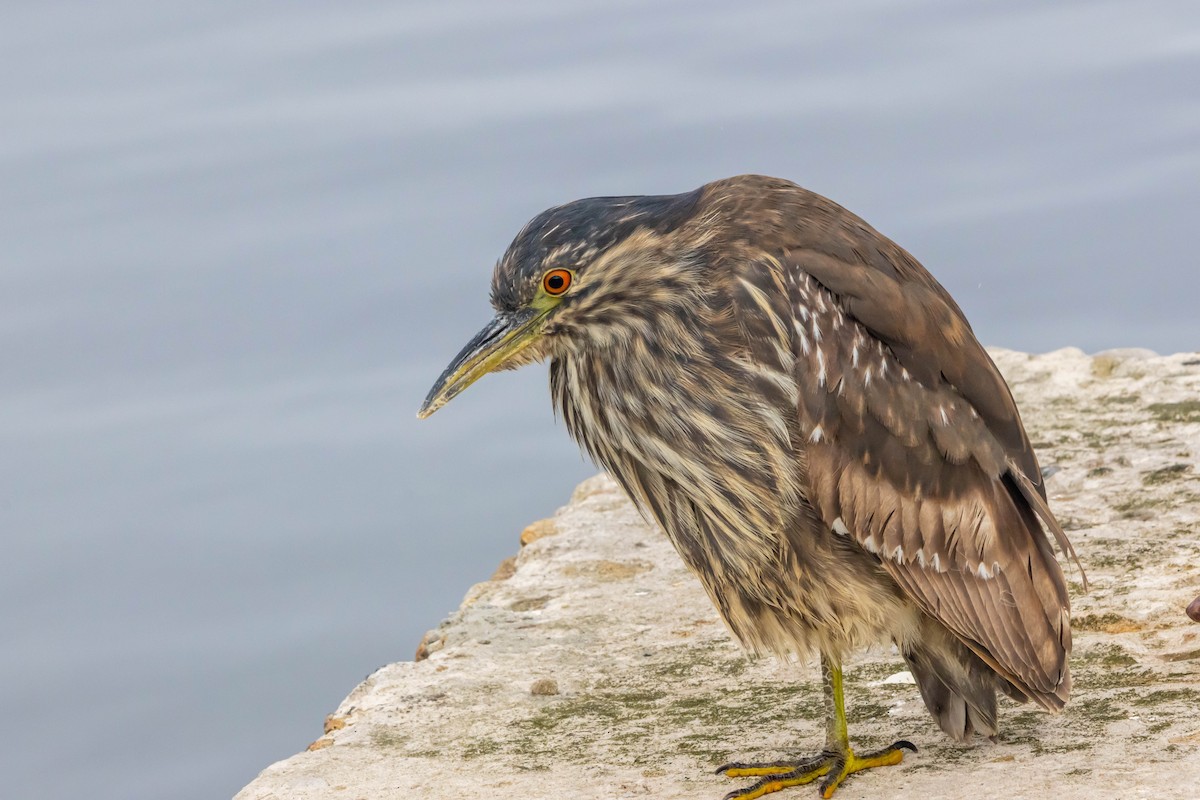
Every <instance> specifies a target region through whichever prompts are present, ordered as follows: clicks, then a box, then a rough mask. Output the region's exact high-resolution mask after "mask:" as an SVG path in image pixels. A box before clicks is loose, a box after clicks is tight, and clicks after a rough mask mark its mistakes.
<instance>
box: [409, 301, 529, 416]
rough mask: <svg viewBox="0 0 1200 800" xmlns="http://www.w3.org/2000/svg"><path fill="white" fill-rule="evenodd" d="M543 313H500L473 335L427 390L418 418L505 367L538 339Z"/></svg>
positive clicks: (428, 413)
mask: <svg viewBox="0 0 1200 800" xmlns="http://www.w3.org/2000/svg"><path fill="white" fill-rule="evenodd" d="M545 319H546V311H537V310H534V309H532V308H526V309H522V310H521V311H517V312H514V313H511V314H510V313H504V312H501V313H499V314H497V315H496V316H495V318H493V319H492V321H491V322H489V323H488V324H487V325H486V326H484V328H483V330H481V331H480V332H479V333H477V334H475V337H474V338H473V339H471V341H469V342H467V346H466V347H464V348H463V349H462V351H461V352H459V354H458V355H457V356H455V357H454V360H453V361H451V362H450V366H448V367H446V371H445V372H443V373H442V374H441V377H439V378H438V379H437V382H436V383H434V384H433V388H432V389H430V390H429V394H428V396H426V398H425V402H424V403H422V404H421V410H420V411H418V412H417V418H418V419H425V418H426V417H428V416H430V415H431V414H433V412H435V411H437V410H438V409H439V408H441V407H442V406H444V405H446V403H449V402H450V401H451V400H453V399H454V398H455V397H457V396H458V395H459V394H461V393H462V392H463V390H464V389H466V388H467V387H468V386H470V385H471V384H472V383H474V382H475V381H477V380H479V379H480V378H482V377H483V376H484V375H486V374H487V373H489V372H494V371H496V370H498V369H503V368H504V366H505V364H506V363H507V362H508V361H509V360H510V359H512V358H513V357H514V356H516V355H517V354H518V353H520V352H521V351H522V350H524V349H525V348H526V347H528V346H529V345H531V344H533V343H534V342H535V341H537V339H538V333H539V332H540V331H541V328H542V323H543V322H544V321H545Z"/></svg>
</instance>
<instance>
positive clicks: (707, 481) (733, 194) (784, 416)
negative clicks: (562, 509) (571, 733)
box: [419, 176, 1074, 800]
mask: <svg viewBox="0 0 1200 800" xmlns="http://www.w3.org/2000/svg"><path fill="white" fill-rule="evenodd" d="M491 299H492V305H493V306H494V307H495V309H496V316H495V318H494V319H493V320H492V321H491V322H490V323H489V324H488V325H487V326H486V327H485V328H484V329H483V330H482V331H480V332H479V333H478V334H477V335H476V336H475V338H474V339H472V340H471V341H470V343H468V344H467V346H466V347H465V348H463V350H462V352H461V353H459V354H458V356H457V357H456V358H455V359H454V360H453V361H452V362H451V364H450V366H449V367H448V368H447V369H446V371H445V372H444V373H443V374H442V376H441V377H440V378H439V379H438V381H437V383H436V384H435V385H434V387H433V389H432V390H431V391H430V392H429V396H428V397H427V398H426V399H425V403H424V405H423V406H422V407H421V410H420V412H419V416H421V417H427V416H429V415H430V414H432V413H433V412H434V411H436V410H438V409H439V408H441V407H442V405H444V404H445V403H447V402H448V401H449V400H451V399H452V398H454V397H455V396H456V395H458V394H459V393H460V392H461V391H463V390H464V389H465V388H467V386H469V385H470V384H471V383H473V382H474V381H475V380H476V379H478V378H479V377H480V376H482V375H484V374H485V373H488V372H492V371H495V370H498V369H512V368H516V367H519V366H522V365H524V364H528V363H531V362H533V361H537V360H541V359H545V358H549V359H551V363H550V392H551V395H552V396H553V399H554V402H555V404H556V405H557V407H558V410H559V412H560V413H561V415H562V418H563V419H564V420H565V422H566V425H567V429H568V430H569V431H570V433H571V435H572V436H573V437H574V438H575V439H576V441H578V442H579V443H580V444H581V445H582V446H583V448H584V449H586V450H587V451H588V453H589V454H591V456H592V458H593V459H595V461H597V462H598V463H599V464H600V465H601V466H603V467H604V468H605V469H607V470H608V471H609V473H611V474H612V476H613V477H614V478H615V479H616V480H617V481H618V482H619V483H620V484H621V485H622V486H623V487H624V489H625V491H626V492H627V493H628V494H629V496H630V497H631V498H632V499H633V501H634V502H635V503H636V504H637V506H638V507H639V508H640V509H641V511H642V512H643V514H645V515H646V516H648V517H650V518H652V519H654V520H655V521H657V522H658V524H659V525H661V526H662V528H663V530H664V531H666V533H667V536H668V537H670V539H671V542H672V543H673V544H674V545H675V548H676V549H677V550H678V551H679V554H680V556H682V557H683V560H684V561H685V562H686V563H687V565H688V566H689V567H690V568H691V569H692V571H693V572H694V573H695V574H696V575H697V577H699V579H700V582H701V583H702V584H703V585H704V588H705V589H706V590H707V592H708V595H709V597H710V598H711V599H712V602H713V603H714V604H715V605H716V607H717V609H718V611H719V612H720V614H721V617H722V618H723V619H724V620H725V622H726V624H727V625H728V626H729V628H730V630H731V631H732V632H733V634H734V635H735V636H736V637H737V639H738V640H739V641H740V642H741V643H742V645H743V646H745V647H746V648H748V649H750V650H752V651H755V652H769V653H774V654H778V655H781V656H790V655H795V654H799V655H804V654H808V653H811V652H812V651H814V650H815V651H816V652H817V653H819V655H820V658H821V665H822V674H823V677H824V684H825V708H826V739H825V747H824V750H823V751H822V752H821V753H820V754H818V755H816V756H814V757H812V758H804V759H800V760H796V761H777V762H771V763H764V764H746V763H735V764H727V765H725V766H724V767H722V768H721V769H720V770H719V771H720V772H724V773H725V774H726V775H729V776H733V777H750V778H758V779H759V780H758V781H757V782H755V783H753V784H752V785H750V786H747V787H746V788H744V789H742V790H740V791H735V792H731V793H730V794H729V795H727V798H728V799H729V800H732V799H733V798H738V800H748V799H749V798H755V797H760V796H762V795H764V794H767V793H769V792H773V791H776V790H779V789H783V788H786V787H789V786H795V785H799V784H804V783H810V782H813V781H816V780H818V779H821V778H823V779H824V780H823V781H822V783H821V784H820V788H821V793H822V794H823V796H824V797H827V798H828V797H830V796H832V794H833V792H834V790H836V789H837V787H838V785H839V784H840V783H841V782H842V780H843V779H844V778H845V777H846V776H847V775H849V774H851V773H854V772H857V771H859V770H863V769H867V768H869V767H876V766H886V765H892V764H898V763H900V761H901V760H902V758H903V751H904V750H905V749H911V750H915V749H916V748H914V747H913V746H912V745H911V744H910V743H908V742H906V741H898V742H896V743H895V744H893V745H892V746H891V747H888V748H886V749H884V750H881V751H878V752H875V753H869V754H857V753H855V752H854V750H853V749H852V748H851V746H850V742H849V738H848V734H847V730H846V716H845V711H844V707H843V700H842V670H841V664H842V659H843V658H844V657H845V656H846V655H847V654H848V653H850V652H851V651H853V650H855V649H856V648H860V647H865V646H867V645H870V644H872V643H875V642H878V641H881V640H882V641H886V640H889V639H890V640H891V641H893V642H895V644H896V645H897V647H898V648H899V650H900V653H901V655H902V656H903V657H904V660H905V661H906V662H907V664H908V667H909V669H910V670H911V671H912V674H913V676H914V677H915V678H916V682H917V687H918V688H919V690H920V693H921V697H922V698H923V699H924V701H925V704H926V706H927V707H928V708H929V711H930V713H931V714H932V715H933V717H934V719H935V720H936V721H937V723H938V725H940V726H941V728H942V730H944V731H945V732H946V733H947V734H949V735H950V736H951V737H953V738H955V739H967V738H969V737H971V736H972V735H973V734H975V733H979V734H982V735H984V736H992V735H994V734H995V733H996V730H997V728H996V692H997V690H999V691H1002V692H1004V693H1005V694H1007V695H1009V696H1010V697H1013V698H1015V699H1017V700H1019V701H1028V700H1032V701H1034V702H1035V703H1037V704H1038V705H1040V706H1042V707H1043V708H1046V709H1048V710H1050V711H1057V710H1058V709H1060V708H1062V706H1063V704H1064V703H1065V702H1066V700H1067V696H1068V694H1069V693H1070V688H1071V677H1070V672H1069V669H1068V665H1067V657H1068V655H1069V653H1070V650H1071V628H1070V603H1069V600H1068V598H1067V588H1066V584H1065V582H1064V579H1063V574H1062V571H1061V570H1060V568H1059V565H1058V563H1057V562H1056V560H1055V558H1054V555H1053V553H1052V552H1051V548H1050V544H1049V541H1048V538H1047V536H1046V534H1045V532H1044V530H1043V528H1045V530H1048V531H1049V532H1050V533H1051V534H1053V536H1054V537H1055V539H1056V540H1057V541H1058V544H1059V546H1060V547H1061V548H1062V549H1063V551H1064V552H1065V553H1069V554H1070V555H1071V557H1074V552H1073V551H1072V550H1071V545H1070V543H1069V542H1068V541H1067V538H1066V535H1065V534H1064V533H1063V531H1062V528H1061V527H1060V526H1059V525H1058V523H1057V522H1056V521H1055V519H1054V515H1053V514H1052V513H1051V511H1050V509H1049V507H1048V506H1047V503H1046V492H1045V489H1044V488H1043V485H1042V478H1041V474H1040V472H1039V468H1038V461H1037V457H1036V456H1035V455H1034V452H1033V449H1032V448H1031V446H1030V444H1029V439H1028V438H1027V437H1026V435H1025V430H1024V427H1023V426H1022V424H1021V419H1020V417H1019V416H1018V414H1017V408H1016V405H1015V404H1014V402H1013V398H1012V395H1011V394H1010V393H1009V390H1008V387H1007V385H1006V384H1005V383H1004V380H1003V378H1001V376H1000V373H999V372H998V371H997V369H996V366H995V364H993V363H992V360H991V359H990V358H989V357H988V355H987V353H986V352H985V351H984V350H983V348H982V347H981V346H980V345H979V342H978V341H977V340H976V339H975V335H974V333H973V332H972V331H971V327H970V325H968V324H967V321H966V319H965V318H964V317H963V314H962V311H961V310H959V308H958V306H957V305H956V304H955V302H954V301H953V300H952V299H951V298H950V295H949V294H948V293H947V292H946V290H945V289H943V288H942V287H941V285H940V284H938V282H937V281H936V280H934V278H933V277H932V276H931V275H930V274H929V273H928V272H926V271H925V269H924V268H923V267H922V266H921V265H920V264H919V263H917V261H916V259H914V258H913V257H912V256H911V255H909V254H908V253H907V252H905V251H904V250H903V249H901V248H900V247H899V246H897V245H896V244H895V243H893V242H892V241H890V240H889V239H887V238H886V237H884V236H883V235H882V234H880V233H878V232H876V231H875V230H874V229H873V228H871V227H870V226H868V225H867V224H866V223H865V222H864V221H863V220H861V219H859V218H858V217H856V216H855V215H854V214H851V213H850V212H849V211H847V210H846V209H844V208H842V207H841V206H838V205H837V204H835V203H833V202H831V201H830V200H827V199H826V198H824V197H821V196H819V195H816V194H813V193H812V192H809V191H806V190H804V189H802V188H800V187H798V186H796V185H795V184H792V183H789V182H787V181H783V180H778V179H774V178H767V177H761V176H741V177H736V178H730V179H727V180H721V181H716V182H714V183H710V184H707V185H706V186H702V187H700V188H699V189H696V190H695V191H692V192H687V193H684V194H678V195H668V196H648V197H600V198H592V199H587V200H579V201H576V202H573V203H568V204H566V205H563V206H559V207H557V208H552V209H550V210H548V211H545V212H543V213H542V214H540V215H538V216H537V217H535V218H534V219H533V220H532V221H531V222H530V223H529V224H528V225H526V226H525V228H524V229H523V230H522V231H521V232H520V233H519V234H517V237H516V239H515V240H514V241H513V243H512V245H511V246H510V247H509V248H508V252H507V253H505V255H504V257H503V258H502V259H501V260H500V262H499V264H498V265H497V266H496V270H495V274H494V276H493V278H492V296H491Z"/></svg>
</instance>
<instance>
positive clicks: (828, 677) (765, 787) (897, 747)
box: [717, 656, 917, 800]
mask: <svg viewBox="0 0 1200 800" xmlns="http://www.w3.org/2000/svg"><path fill="white" fill-rule="evenodd" d="M821 674H822V677H823V678H824V682H825V750H824V751H823V752H822V753H821V754H820V755H817V756H814V757H812V758H806V759H801V760H798V761H771V762H764V763H754V764H743V763H740V762H735V763H732V764H726V765H725V766H723V767H721V768H720V769H718V770H717V772H718V773H719V774H724V775H728V776H729V777H731V778H759V779H760V780H758V781H757V782H755V783H753V784H751V785H750V786H747V787H746V788H744V789H740V790H738V791H734V792H730V793H729V794H727V795H725V799H724V800H755V798H758V797H762V796H763V795H767V794H771V793H772V792H778V791H780V790H782V789H787V788H790V787H792V786H803V785H804V784H806V783H812V782H813V781H815V780H817V778H822V777H823V778H825V780H824V781H822V782H821V796H822V797H823V798H825V800H829V798H831V797H833V793H834V792H835V791H837V788H838V786H840V785H841V783H842V781H844V780H845V779H846V776H848V775H853V774H854V773H855V772H861V771H862V770H864V769H871V768H872V767H890V766H893V765H895V764H899V763H900V762H901V761H903V760H904V751H905V750H911V751H913V752H914V753H915V752H916V751H917V748H916V747H915V746H914V745H913V744H912V743H911V742H906V741H899V742H895V743H894V744H892V746H891V747H887V748H885V749H883V750H879V751H877V752H874V753H867V754H866V755H862V756H860V755H856V754H855V752H854V751H853V750H852V749H851V748H850V736H849V733H848V731H847V729H846V706H845V701H844V699H843V697H842V668H841V665H840V664H837V663H834V662H833V661H831V660H830V659H827V658H825V657H824V656H822V657H821Z"/></svg>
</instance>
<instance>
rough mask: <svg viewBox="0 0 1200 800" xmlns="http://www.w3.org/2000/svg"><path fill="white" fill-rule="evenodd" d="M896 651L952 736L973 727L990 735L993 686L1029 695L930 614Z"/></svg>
mask: <svg viewBox="0 0 1200 800" xmlns="http://www.w3.org/2000/svg"><path fill="white" fill-rule="evenodd" d="M901 653H902V654H903V656H904V660H905V661H906V662H907V663H908V668H909V670H911V671H912V674H913V678H915V679H916V682H917V689H919V690H920V692H921V699H923V700H924V701H925V706H926V708H928V709H929V713H930V714H932V715H933V718H934V719H935V720H936V721H937V724H938V726H939V727H940V728H941V729H942V730H943V731H945V732H946V735H947V736H950V737H951V738H952V739H956V740H958V741H965V740H967V739H970V738H971V736H972V735H974V734H976V733H978V734H980V735H981V736H987V737H989V738H991V737H995V735H996V733H997V731H998V730H999V728H998V727H997V722H996V691H997V690H1000V691H1003V692H1004V693H1005V694H1007V695H1009V696H1010V697H1012V698H1013V699H1014V700H1017V701H1018V702H1025V701H1027V700H1028V699H1029V698H1028V697H1026V696H1025V694H1024V693H1023V692H1021V690H1020V689H1018V688H1017V687H1015V686H1013V685H1012V684H1011V683H1010V682H1008V681H1006V680H1005V679H1004V678H1002V677H1000V676H999V675H997V674H996V672H995V670H993V669H992V668H991V667H989V666H988V665H987V664H986V663H984V661H983V659H981V658H980V657H979V656H977V655H975V653H973V652H971V650H970V649H969V648H968V647H966V646H965V645H964V644H962V642H960V641H958V639H957V638H955V637H954V635H953V634H951V633H950V632H949V631H948V630H946V628H945V627H944V626H942V625H941V623H939V622H937V621H936V620H933V619H932V618H928V617H927V618H926V619H925V620H924V624H923V625H922V627H921V631H920V636H919V637H917V638H916V639H914V640H913V641H911V642H908V643H907V644H906V645H905V646H904V647H902V648H901Z"/></svg>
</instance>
